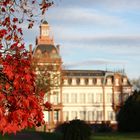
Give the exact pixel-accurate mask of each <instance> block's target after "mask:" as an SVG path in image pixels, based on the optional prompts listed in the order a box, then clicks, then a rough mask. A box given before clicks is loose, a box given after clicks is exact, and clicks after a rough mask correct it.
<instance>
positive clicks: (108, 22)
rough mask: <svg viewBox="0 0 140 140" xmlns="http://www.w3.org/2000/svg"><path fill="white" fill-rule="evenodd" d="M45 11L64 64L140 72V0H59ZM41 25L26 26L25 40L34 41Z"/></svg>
mask: <svg viewBox="0 0 140 140" xmlns="http://www.w3.org/2000/svg"><path fill="white" fill-rule="evenodd" d="M55 2H56V4H55V5H54V6H53V7H52V8H50V9H49V10H48V11H47V13H46V20H47V21H48V22H49V24H50V26H51V33H52V35H53V36H54V40H55V44H60V50H61V56H62V59H63V64H64V66H65V67H66V68H69V69H96V70H97V69H100V70H106V69H108V70H112V71H117V70H120V69H123V68H124V69H125V72H126V74H127V75H128V77H129V78H137V77H139V76H140V1H139V0H133V1H132V0H116V1H115V0H56V1H55ZM38 26H39V25H35V26H34V28H33V29H32V30H27V28H26V27H23V28H24V35H25V42H26V45H27V46H28V44H33V45H34V44H35V38H36V36H37V35H38V33H39V28H38Z"/></svg>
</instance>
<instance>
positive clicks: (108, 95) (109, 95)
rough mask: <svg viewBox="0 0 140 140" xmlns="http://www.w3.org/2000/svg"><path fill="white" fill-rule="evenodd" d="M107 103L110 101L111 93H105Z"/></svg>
mask: <svg viewBox="0 0 140 140" xmlns="http://www.w3.org/2000/svg"><path fill="white" fill-rule="evenodd" d="M106 101H107V103H112V94H111V93H107V98H106Z"/></svg>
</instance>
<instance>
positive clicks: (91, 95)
mask: <svg viewBox="0 0 140 140" xmlns="http://www.w3.org/2000/svg"><path fill="white" fill-rule="evenodd" d="M88 103H94V94H93V93H89V94H88Z"/></svg>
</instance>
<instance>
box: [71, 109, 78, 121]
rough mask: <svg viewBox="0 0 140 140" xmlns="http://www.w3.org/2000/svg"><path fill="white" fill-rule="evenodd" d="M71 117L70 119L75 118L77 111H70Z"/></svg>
mask: <svg viewBox="0 0 140 140" xmlns="http://www.w3.org/2000/svg"><path fill="white" fill-rule="evenodd" d="M71 118H72V119H77V111H72V112H71Z"/></svg>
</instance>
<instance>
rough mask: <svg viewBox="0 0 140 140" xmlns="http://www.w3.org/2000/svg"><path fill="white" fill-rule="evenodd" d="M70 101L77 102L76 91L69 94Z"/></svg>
mask: <svg viewBox="0 0 140 140" xmlns="http://www.w3.org/2000/svg"><path fill="white" fill-rule="evenodd" d="M71 103H77V94H76V93H72V94H71Z"/></svg>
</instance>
